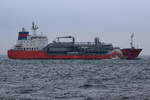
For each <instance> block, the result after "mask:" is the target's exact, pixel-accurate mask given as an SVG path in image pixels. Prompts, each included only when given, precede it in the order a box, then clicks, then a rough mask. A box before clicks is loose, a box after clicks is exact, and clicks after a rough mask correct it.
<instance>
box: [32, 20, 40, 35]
mask: <svg viewBox="0 0 150 100" xmlns="http://www.w3.org/2000/svg"><path fill="white" fill-rule="evenodd" d="M38 29H39V27H38V26H37V25H35V23H34V22H32V28H31V30H33V35H34V36H35V35H36V31H37V30H38Z"/></svg>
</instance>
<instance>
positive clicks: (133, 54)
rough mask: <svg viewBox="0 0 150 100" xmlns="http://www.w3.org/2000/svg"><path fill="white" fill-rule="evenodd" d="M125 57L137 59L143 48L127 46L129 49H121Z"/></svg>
mask: <svg viewBox="0 0 150 100" xmlns="http://www.w3.org/2000/svg"><path fill="white" fill-rule="evenodd" d="M121 51H122V54H123V58H125V59H136V58H137V57H138V56H139V54H140V52H141V51H142V49H134V48H127V49H121Z"/></svg>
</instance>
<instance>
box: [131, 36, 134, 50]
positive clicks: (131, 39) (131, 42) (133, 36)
mask: <svg viewBox="0 0 150 100" xmlns="http://www.w3.org/2000/svg"><path fill="white" fill-rule="evenodd" d="M133 37H134V33H132V34H131V36H130V38H131V42H130V45H131V48H134V46H133Z"/></svg>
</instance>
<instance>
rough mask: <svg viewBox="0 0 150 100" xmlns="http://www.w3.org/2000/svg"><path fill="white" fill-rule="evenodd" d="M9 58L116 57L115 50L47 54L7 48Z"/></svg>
mask: <svg viewBox="0 0 150 100" xmlns="http://www.w3.org/2000/svg"><path fill="white" fill-rule="evenodd" d="M8 57H9V58H11V59H112V58H115V57H118V53H117V52H115V51H114V52H112V53H111V54H106V55H48V54H47V53H45V52H44V51H19V50H17V51H16V50H9V51H8Z"/></svg>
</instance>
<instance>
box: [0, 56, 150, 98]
mask: <svg viewBox="0 0 150 100" xmlns="http://www.w3.org/2000/svg"><path fill="white" fill-rule="evenodd" d="M0 99H4V100H5V99H6V100H12V99H14V100H149V99H150V57H149V56H147V57H145V56H144V57H142V59H139V60H120V59H109V60H11V59H8V58H7V57H5V56H1V57H0Z"/></svg>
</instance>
